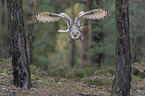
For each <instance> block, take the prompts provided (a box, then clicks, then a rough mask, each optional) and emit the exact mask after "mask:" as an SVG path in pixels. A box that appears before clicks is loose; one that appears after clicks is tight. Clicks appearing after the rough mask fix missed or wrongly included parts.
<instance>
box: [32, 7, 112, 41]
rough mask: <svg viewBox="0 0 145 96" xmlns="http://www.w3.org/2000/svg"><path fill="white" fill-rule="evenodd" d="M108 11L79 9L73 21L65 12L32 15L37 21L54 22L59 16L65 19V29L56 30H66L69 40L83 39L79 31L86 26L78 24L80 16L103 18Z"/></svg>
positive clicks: (95, 18) (94, 18) (93, 18)
mask: <svg viewBox="0 0 145 96" xmlns="http://www.w3.org/2000/svg"><path fill="white" fill-rule="evenodd" d="M108 13H109V12H108V11H107V10H104V9H94V10H90V11H87V12H84V11H81V12H80V13H79V14H78V16H77V18H75V20H74V22H73V21H72V19H71V18H70V17H69V16H68V15H67V14H66V13H60V14H56V13H50V12H40V13H38V14H37V15H35V16H34V17H35V19H36V20H37V21H39V22H56V21H58V20H60V19H61V18H63V19H64V20H65V21H66V24H67V26H68V28H67V30H58V32H68V33H69V39H68V41H71V39H81V40H83V35H82V33H81V31H82V29H83V28H85V27H86V26H83V27H81V26H80V20H81V18H84V19H92V20H97V19H101V18H104V17H105V16H107V15H108Z"/></svg>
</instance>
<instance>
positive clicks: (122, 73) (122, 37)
mask: <svg viewBox="0 0 145 96" xmlns="http://www.w3.org/2000/svg"><path fill="white" fill-rule="evenodd" d="M116 24H117V25H116V32H117V33H116V40H117V41H116V75H115V79H114V83H113V87H112V93H111V96H129V93H130V87H131V55H130V54H131V53H130V37H129V0H116Z"/></svg>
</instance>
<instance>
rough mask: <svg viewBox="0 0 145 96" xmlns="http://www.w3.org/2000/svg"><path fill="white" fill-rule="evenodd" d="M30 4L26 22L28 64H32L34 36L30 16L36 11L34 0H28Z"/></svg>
mask: <svg viewBox="0 0 145 96" xmlns="http://www.w3.org/2000/svg"><path fill="white" fill-rule="evenodd" d="M29 4H30V5H29V6H30V12H29V17H30V19H29V22H28V30H29V33H28V36H27V54H28V61H29V63H30V64H32V58H33V57H32V56H33V46H32V44H33V38H34V21H33V20H32V18H31V17H32V16H33V15H34V13H35V11H36V0H30V1H29Z"/></svg>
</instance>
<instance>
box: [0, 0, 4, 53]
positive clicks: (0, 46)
mask: <svg viewBox="0 0 145 96" xmlns="http://www.w3.org/2000/svg"><path fill="white" fill-rule="evenodd" d="M2 54H3V31H2V0H0V56H2Z"/></svg>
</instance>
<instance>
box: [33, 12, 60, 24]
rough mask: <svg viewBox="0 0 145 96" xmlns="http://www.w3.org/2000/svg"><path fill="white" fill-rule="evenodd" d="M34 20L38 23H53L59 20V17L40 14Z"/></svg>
mask: <svg viewBox="0 0 145 96" xmlns="http://www.w3.org/2000/svg"><path fill="white" fill-rule="evenodd" d="M35 18H36V20H38V21H39V22H55V21H58V20H59V19H61V16H60V15H59V14H55V13H50V12H40V13H38V14H37V15H36V16H35Z"/></svg>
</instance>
